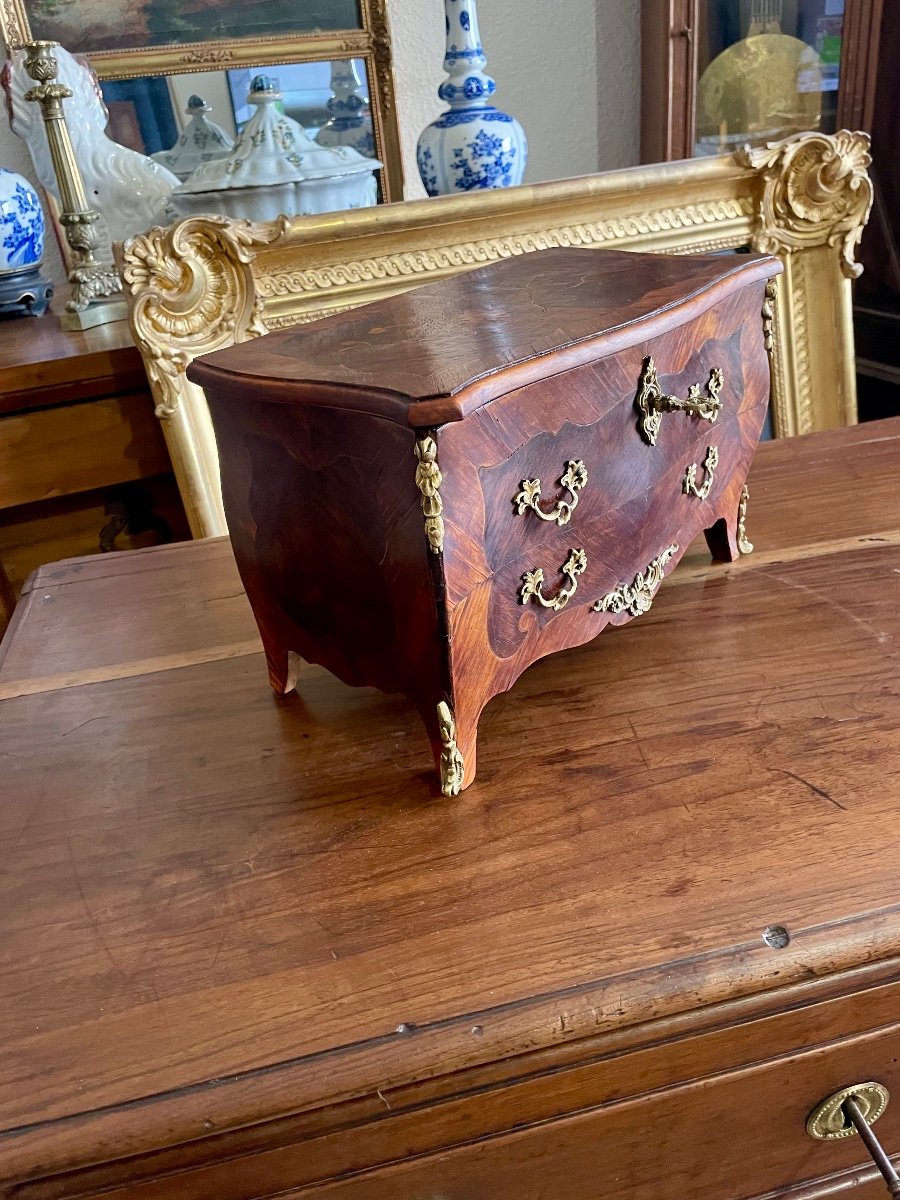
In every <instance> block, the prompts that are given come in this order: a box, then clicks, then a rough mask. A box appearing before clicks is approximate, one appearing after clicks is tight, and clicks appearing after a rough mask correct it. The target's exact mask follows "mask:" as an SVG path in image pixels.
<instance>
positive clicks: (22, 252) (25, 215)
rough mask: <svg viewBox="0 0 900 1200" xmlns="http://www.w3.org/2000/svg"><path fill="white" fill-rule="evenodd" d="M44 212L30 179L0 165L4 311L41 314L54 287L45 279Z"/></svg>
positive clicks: (0, 280) (1, 301)
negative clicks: (42, 273) (42, 275)
mask: <svg viewBox="0 0 900 1200" xmlns="http://www.w3.org/2000/svg"><path fill="white" fill-rule="evenodd" d="M43 257H44V212H43V209H42V208H41V202H40V200H39V199H38V194H37V192H36V191H35V189H34V188H33V187H32V186H31V184H30V183H29V182H28V180H27V179H23V178H22V176H21V175H17V174H16V173H15V171H9V170H7V169H6V167H0V313H18V314H21V315H24V314H26V313H28V314H31V315H33V316H40V314H41V313H43V312H45V311H46V309H47V305H48V304H49V303H50V295H51V293H52V288H51V286H50V284H49V283H48V282H47V281H46V280H45V279H42V278H41V275H40V271H39V268H40V265H41V262H42V260H43Z"/></svg>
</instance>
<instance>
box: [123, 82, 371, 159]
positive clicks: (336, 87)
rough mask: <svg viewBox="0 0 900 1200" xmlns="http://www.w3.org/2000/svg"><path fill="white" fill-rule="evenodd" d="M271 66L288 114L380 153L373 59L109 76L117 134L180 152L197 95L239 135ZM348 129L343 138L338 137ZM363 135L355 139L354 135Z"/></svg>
mask: <svg viewBox="0 0 900 1200" xmlns="http://www.w3.org/2000/svg"><path fill="white" fill-rule="evenodd" d="M261 71H265V73H266V74H267V75H269V77H270V78H271V79H272V80H273V82H274V83H275V86H276V87H277V88H278V90H279V91H280V92H281V96H282V99H281V101H280V104H279V108H280V111H282V112H284V113H285V115H286V116H288V117H290V118H291V119H292V120H294V121H296V122H297V123H298V124H300V125H302V126H303V128H304V129H305V131H306V132H307V134H308V135H309V136H310V137H311V138H313V139H315V140H316V141H318V143H319V144H320V145H352V146H353V147H354V149H356V150H359V152H360V153H361V154H366V155H367V156H368V157H369V158H374V156H375V143H374V139H373V137H372V119H371V115H370V112H369V89H368V83H367V81H366V71H365V63H364V62H363V60H362V59H361V58H356V59H351V60H349V61H348V62H342V61H340V60H337V61H335V62H334V63H331V62H308V63H286V64H280V65H278V66H269V67H246V68H241V69H238V70H232V71H197V72H193V73H190V74H183V75H169V76H166V77H161V76H153V77H150V76H147V77H144V78H142V79H104V80H103V81H102V82H101V84H100V88H101V91H102V92H103V99H104V101H105V103H106V107H107V108H108V110H109V126H108V130H107V132H108V133H109V136H110V137H111V138H113V139H114V140H115V141H117V142H119V143H120V145H123V146H128V147H130V148H131V149H132V150H138V151H140V153H141V154H158V153H159V152H161V151H170V150H173V149H174V148H175V147H176V146H177V144H178V141H179V139H180V138H181V137H182V136H183V135H184V133H185V130H186V128H187V126H188V125H189V123H190V122H191V120H192V117H193V115H194V114H193V112H192V110H191V108H190V103H189V102H190V100H191V97H192V96H198V97H200V98H201V99H202V100H204V101H205V103H206V105H207V108H208V111H207V113H206V114H205V115H206V117H207V119H208V120H209V121H211V122H213V123H215V124H216V125H218V126H220V127H221V128H222V130H223V131H224V132H225V133H226V134H227V135H228V136H229V137H230V138H231V139H232V140H233V139H234V138H236V137H237V136H238V134H239V133H240V132H241V131H242V129H243V128H244V126H245V125H246V123H247V121H249V119H250V118H251V117H252V115H253V112H254V111H255V110H254V108H253V105H251V104H250V103H249V102H248V99H247V97H248V95H249V93H250V83H251V81H252V79H253V77H254V76H255V75H257V74H259V73H260V72H261ZM338 133H340V134H344V135H346V136H344V137H342V138H341V139H337V138H335V136H334V135H335V134H338ZM350 134H355V136H352V137H351V136H349V135H350Z"/></svg>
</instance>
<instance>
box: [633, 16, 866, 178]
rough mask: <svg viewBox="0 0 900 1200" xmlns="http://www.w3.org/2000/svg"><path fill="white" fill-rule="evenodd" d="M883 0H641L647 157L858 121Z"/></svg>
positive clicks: (723, 149)
mask: <svg viewBox="0 0 900 1200" xmlns="http://www.w3.org/2000/svg"><path fill="white" fill-rule="evenodd" d="M880 10H881V3H880V0H645V2H644V4H643V6H642V34H643V49H642V57H643V70H642V99H643V110H642V147H641V148H642V158H643V159H644V161H647V162H652V161H660V160H667V159H674V158H691V157H695V156H702V155H711V154H727V153H729V152H730V151H732V150H735V149H738V148H740V147H741V146H745V145H748V144H749V145H760V144H762V143H765V142H768V141H772V140H775V139H777V138H783V137H787V136H788V135H789V134H792V133H798V132H800V131H803V130H813V129H815V130H821V131H822V132H825V133H833V132H834V131H835V129H836V128H838V126H839V125H841V124H848V123H850V124H853V125H854V126H857V125H859V124H860V123H861V122H860V119H859V116H858V115H857V119H856V120H855V121H853V120H850V121H848V120H847V117H848V115H850V116H851V117H852V115H854V114H855V112H856V110H858V109H859V106H860V103H861V101H860V92H862V93H864V92H865V72H866V69H867V65H866V53H867V48H868V44H869V35H870V34H872V33H873V31H874V27H875V26H876V25H877V22H878V18H879V15H880Z"/></svg>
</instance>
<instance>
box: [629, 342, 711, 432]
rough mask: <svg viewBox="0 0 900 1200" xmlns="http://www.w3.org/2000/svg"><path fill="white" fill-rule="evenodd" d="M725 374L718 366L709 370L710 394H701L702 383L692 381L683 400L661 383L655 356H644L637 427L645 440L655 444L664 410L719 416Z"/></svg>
mask: <svg viewBox="0 0 900 1200" xmlns="http://www.w3.org/2000/svg"><path fill="white" fill-rule="evenodd" d="M724 381H725V377H724V375H723V374H722V371H721V369H720V368H719V367H713V369H712V370H711V371H710V373H709V382H708V383H707V385H706V391H707V394H706V395H705V396H701V395H700V384H699V383H692V384H691V386H690V387H689V388H688V394H687V397H686V398H685V399H684V400H682V399H680V398H679V397H678V396H667V395H666V394H665V392H664V391H663V390H662V388H661V387H660V386H659V376H658V375H657V373H656V363H654V361H653V359H652V358H645V359H644V369H643V370H642V371H641V378H640V381H639V383H638V394H637V399H636V400H635V403H636V404H637V408H638V413H639V414H640V415H639V417H638V428H639V429H640V431H641V434H642V436H643V437H644V439H645V440H646V441H647V442H649V443H650V445H651V446H655V445H656V438H657V436H658V434H659V430H660V426H661V425H662V419H663V414H664V413H674V412H680V413H687V414H688V415H689V416H693V417H702V419H703V420H704V421H710V422H712V421H715V420H717V419H718V416H719V410H720V409H721V407H722V401H721V400H720V399H719V392H720V391H721V390H722V385H723V383H724Z"/></svg>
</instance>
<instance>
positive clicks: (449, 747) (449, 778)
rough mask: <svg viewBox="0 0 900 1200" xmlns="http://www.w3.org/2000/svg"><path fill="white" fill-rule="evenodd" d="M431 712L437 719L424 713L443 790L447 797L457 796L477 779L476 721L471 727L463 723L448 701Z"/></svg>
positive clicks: (439, 704)
mask: <svg viewBox="0 0 900 1200" xmlns="http://www.w3.org/2000/svg"><path fill="white" fill-rule="evenodd" d="M432 711H433V712H434V717H431V714H425V713H423V716H424V717H425V724H426V726H427V727H428V735H429V738H430V739H431V749H432V753H433V754H434V764H435V766H436V767H437V772H438V779H439V782H440V789H441V792H442V794H443V795H445V796H458V795H459V793H460V792H461V791H462V790H463V788H467V787H468V786H469V784H470V783H471V782H472V781H473V780H474V778H475V747H476V739H477V735H478V723H477V719H476V721H475V722H474V723H472V724H471V727H469V726H468V725H466V724H465V723H463V724H461V723H460V722H459V721H458V720H457V718H456V715H455V714H454V712H453V709H452V708H451V707H450V705H449V704H448V703H447V701H446V700H441V701H440V702H439V703H438V704H437V705H436V707H435V708H434V709H433V710H432Z"/></svg>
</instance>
